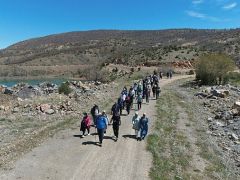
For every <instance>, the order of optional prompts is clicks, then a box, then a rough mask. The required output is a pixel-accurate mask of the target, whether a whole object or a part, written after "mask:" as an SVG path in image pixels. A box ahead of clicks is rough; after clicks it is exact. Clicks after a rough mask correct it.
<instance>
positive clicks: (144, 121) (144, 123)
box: [139, 113, 149, 141]
mask: <svg viewBox="0 0 240 180" xmlns="http://www.w3.org/2000/svg"><path fill="white" fill-rule="evenodd" d="M148 122H149V120H148V118H147V116H146V113H143V116H142V117H141V119H140V121H139V127H140V141H141V140H144V138H145V137H146V136H147V134H148Z"/></svg>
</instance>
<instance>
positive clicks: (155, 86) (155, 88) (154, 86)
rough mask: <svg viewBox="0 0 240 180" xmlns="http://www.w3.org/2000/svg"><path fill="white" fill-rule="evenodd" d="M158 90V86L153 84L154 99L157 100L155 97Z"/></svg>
mask: <svg viewBox="0 0 240 180" xmlns="http://www.w3.org/2000/svg"><path fill="white" fill-rule="evenodd" d="M156 90H157V84H156V83H154V84H153V87H152V92H153V98H155V97H156Z"/></svg>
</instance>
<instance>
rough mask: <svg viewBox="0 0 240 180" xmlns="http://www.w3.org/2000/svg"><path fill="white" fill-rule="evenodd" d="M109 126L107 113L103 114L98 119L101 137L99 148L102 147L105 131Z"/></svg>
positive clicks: (99, 135)
mask: <svg viewBox="0 0 240 180" xmlns="http://www.w3.org/2000/svg"><path fill="white" fill-rule="evenodd" d="M107 125H108V123H107V118H106V116H105V113H104V112H103V113H102V114H101V115H99V116H98V117H97V118H96V128H97V132H98V137H99V146H102V142H103V136H104V131H105V130H106V129H107Z"/></svg>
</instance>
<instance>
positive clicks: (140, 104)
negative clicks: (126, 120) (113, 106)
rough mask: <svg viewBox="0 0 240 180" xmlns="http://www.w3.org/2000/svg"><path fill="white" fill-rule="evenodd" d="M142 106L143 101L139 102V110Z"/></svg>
mask: <svg viewBox="0 0 240 180" xmlns="http://www.w3.org/2000/svg"><path fill="white" fill-rule="evenodd" d="M141 108H142V102H138V110H140V109H141Z"/></svg>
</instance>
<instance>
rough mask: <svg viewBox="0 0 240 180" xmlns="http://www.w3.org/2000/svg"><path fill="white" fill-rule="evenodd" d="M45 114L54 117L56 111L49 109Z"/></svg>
mask: <svg viewBox="0 0 240 180" xmlns="http://www.w3.org/2000/svg"><path fill="white" fill-rule="evenodd" d="M45 113H46V114H48V115H52V114H54V113H55V111H54V110H53V109H48V110H46V111H45Z"/></svg>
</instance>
